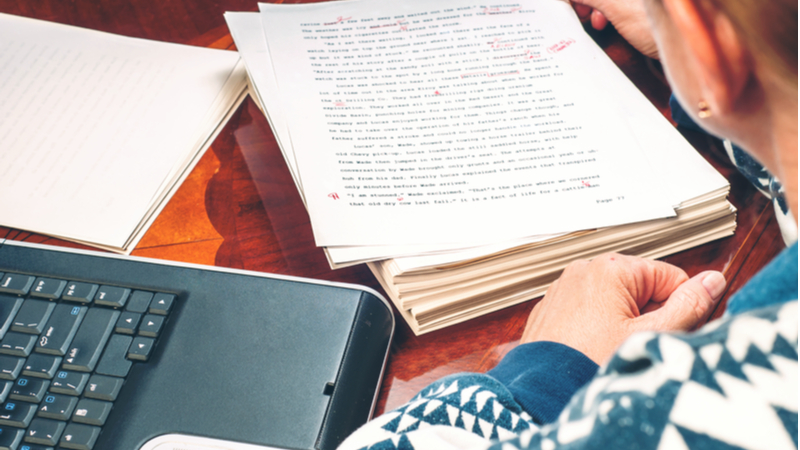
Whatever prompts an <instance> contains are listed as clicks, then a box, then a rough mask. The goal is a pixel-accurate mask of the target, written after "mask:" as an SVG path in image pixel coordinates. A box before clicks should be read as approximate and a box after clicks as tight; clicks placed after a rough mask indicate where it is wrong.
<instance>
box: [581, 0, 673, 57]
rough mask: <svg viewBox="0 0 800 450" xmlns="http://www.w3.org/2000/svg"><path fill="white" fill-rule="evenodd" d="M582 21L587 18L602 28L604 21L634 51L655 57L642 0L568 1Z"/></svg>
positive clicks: (655, 49)
mask: <svg viewBox="0 0 800 450" xmlns="http://www.w3.org/2000/svg"><path fill="white" fill-rule="evenodd" d="M571 1H572V6H573V7H574V8H575V12H576V13H577V14H578V17H580V18H581V20H582V21H584V22H585V21H591V23H592V27H594V29H596V30H602V29H603V28H605V27H606V25H607V24H608V22H611V24H612V25H614V28H616V29H617V31H618V32H619V34H620V35H621V36H622V37H624V38H625V40H627V41H628V42H629V43H630V44H631V45H632V46H633V47H634V48H636V50H639V51H640V52H642V53H643V54H644V55H645V56H649V57H650V58H655V59H658V48H656V42H655V40H654V39H653V32H652V30H651V29H650V22H649V21H648V20H647V16H646V14H645V11H644V4H643V3H642V0H571Z"/></svg>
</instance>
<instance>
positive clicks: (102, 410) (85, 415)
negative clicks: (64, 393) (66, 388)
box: [72, 398, 113, 427]
mask: <svg viewBox="0 0 800 450" xmlns="http://www.w3.org/2000/svg"><path fill="white" fill-rule="evenodd" d="M112 406H113V403H111V402H104V401H100V400H90V399H88V398H84V399H82V400H81V401H80V402H78V406H77V407H76V408H75V412H74V413H73V414H72V421H73V422H77V423H85V424H87V425H97V426H99V427H102V426H103V425H104V424H105V423H106V419H107V418H108V413H110V412H111V407H112Z"/></svg>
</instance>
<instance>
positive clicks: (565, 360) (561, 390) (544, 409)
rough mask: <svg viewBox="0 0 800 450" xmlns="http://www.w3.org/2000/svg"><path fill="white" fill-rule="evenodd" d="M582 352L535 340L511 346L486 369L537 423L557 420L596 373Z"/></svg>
mask: <svg viewBox="0 0 800 450" xmlns="http://www.w3.org/2000/svg"><path fill="white" fill-rule="evenodd" d="M597 368H598V366H597V364H596V363H595V362H594V361H592V360H591V359H589V358H588V357H586V356H585V355H584V354H583V353H581V352H579V351H577V350H574V349H572V348H570V347H567V346H566V345H563V344H558V343H555V342H532V343H529V344H522V345H519V346H517V347H516V348H514V349H513V350H511V351H510V352H509V353H508V354H507V355H506V356H505V357H504V358H503V360H502V361H500V363H499V364H498V365H497V367H495V368H494V369H492V370H490V371H489V372H487V375H489V376H491V377H493V378H494V379H496V380H497V381H499V382H500V383H501V384H503V385H504V386H505V387H506V389H508V391H509V392H510V393H511V395H513V397H514V400H516V402H517V403H519V405H520V406H521V407H522V409H523V410H524V411H525V412H526V413H528V414H529V415H530V416H531V418H532V420H533V422H535V423H537V424H545V423H550V422H553V421H554V420H556V418H557V417H558V414H559V413H560V412H561V411H562V410H563V409H564V407H565V406H566V405H567V403H568V402H569V400H570V399H571V398H572V396H573V395H574V394H575V392H577V391H578V390H579V389H580V388H581V387H583V386H584V385H585V384H586V383H587V382H588V381H589V380H591V379H592V377H594V375H595V373H597Z"/></svg>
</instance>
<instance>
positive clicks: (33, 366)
mask: <svg viewBox="0 0 800 450" xmlns="http://www.w3.org/2000/svg"><path fill="white" fill-rule="evenodd" d="M60 365H61V357H60V356H53V355H43V354H41V353H34V354H33V355H31V356H29V357H28V360H27V361H26V362H25V368H24V369H22V374H23V375H27V376H31V377H39V378H47V379H48V380H49V379H51V378H53V376H54V375H55V374H56V371H57V370H58V366H60Z"/></svg>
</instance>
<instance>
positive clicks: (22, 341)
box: [0, 332, 37, 357]
mask: <svg viewBox="0 0 800 450" xmlns="http://www.w3.org/2000/svg"><path fill="white" fill-rule="evenodd" d="M36 338H37V336H34V335H32V334H23V333H15V332H10V333H6V336H5V337H4V338H3V340H2V341H0V353H2V354H4V355H13V356H25V357H27V356H28V355H30V354H31V351H32V350H33V346H34V345H36Z"/></svg>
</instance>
